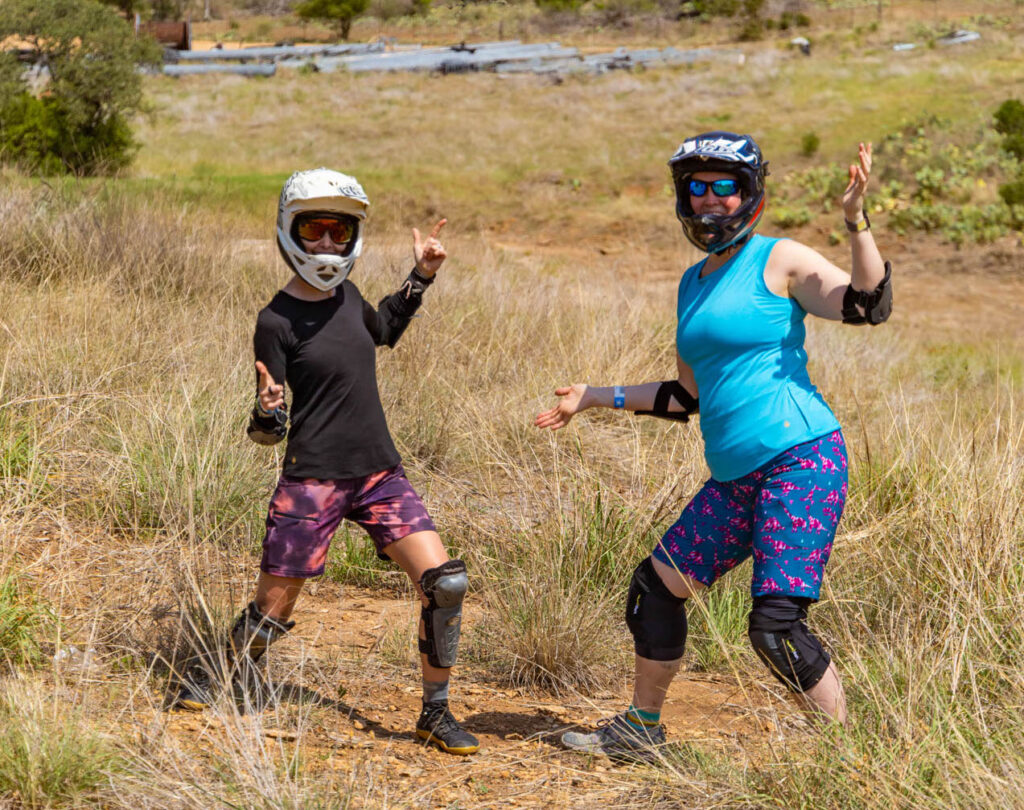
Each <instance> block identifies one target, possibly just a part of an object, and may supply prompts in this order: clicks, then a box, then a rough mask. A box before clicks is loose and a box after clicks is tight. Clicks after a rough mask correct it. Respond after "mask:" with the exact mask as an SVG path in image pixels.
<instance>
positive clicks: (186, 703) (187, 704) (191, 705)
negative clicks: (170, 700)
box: [172, 698, 210, 712]
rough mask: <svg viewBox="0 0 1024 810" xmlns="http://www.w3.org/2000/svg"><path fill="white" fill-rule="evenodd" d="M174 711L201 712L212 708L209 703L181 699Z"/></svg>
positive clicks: (176, 702)
mask: <svg viewBox="0 0 1024 810" xmlns="http://www.w3.org/2000/svg"><path fill="white" fill-rule="evenodd" d="M172 708H174V709H184V710H185V711H187V712H201V711H203V710H205V709H209V708H210V704H209V703H203V702H202V701H200V700H192V699H190V698H179V699H178V700H176V701H175V703H174V706H172Z"/></svg>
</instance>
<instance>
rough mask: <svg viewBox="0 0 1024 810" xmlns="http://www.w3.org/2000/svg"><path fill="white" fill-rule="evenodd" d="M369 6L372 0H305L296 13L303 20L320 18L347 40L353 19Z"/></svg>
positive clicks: (296, 9)
mask: <svg viewBox="0 0 1024 810" xmlns="http://www.w3.org/2000/svg"><path fill="white" fill-rule="evenodd" d="M369 7H370V0H305V1H304V2H302V3H299V4H298V5H297V6H296V7H295V14H296V15H297V16H298V17H300V18H301V19H303V20H320V21H321V22H324V23H326V24H327V25H330V26H332V27H334V28H335V29H336V30H337V32H338V34H339V35H340V36H341V38H342V39H345V40H347V39H348V35H349V32H350V31H351V30H352V22H353V20H355V18H356V17H359V16H360V15H361V14H363V13H364V12H365V11H366V9H368V8H369Z"/></svg>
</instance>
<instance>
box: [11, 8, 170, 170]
mask: <svg viewBox="0 0 1024 810" xmlns="http://www.w3.org/2000/svg"><path fill="white" fill-rule="evenodd" d="M7 37H14V38H15V39H16V40H18V41H20V42H22V43H24V44H25V45H26V46H27V47H28V49H29V50H30V54H29V55H30V57H31V61H32V62H33V63H34V65H35V66H36V68H37V69H38V70H39V72H40V74H41V75H42V77H44V81H43V82H42V83H41V86H40V87H39V88H38V89H37V90H36V91H35V92H33V90H32V88H31V86H30V84H29V82H28V77H27V75H26V73H25V71H24V70H22V69H21V66H20V65H18V64H17V62H15V61H14V60H13V58H12V57H11V56H10V54H4V55H3V56H4V57H5V58H3V59H2V60H0V159H2V160H3V161H4V162H9V163H17V164H20V165H23V166H25V167H26V168H29V169H32V170H35V171H40V172H43V173H47V174H54V173H60V172H71V173H75V174H98V173H102V172H105V171H115V170H117V169H119V168H122V167H123V166H125V165H127V164H128V163H129V162H130V161H131V158H132V155H133V153H134V151H135V148H136V144H135V140H134V138H133V136H132V132H131V127H130V126H129V121H130V119H131V116H132V115H134V114H135V112H136V111H137V110H138V109H139V107H140V106H141V104H142V80H141V77H140V76H139V73H138V71H137V69H136V68H137V65H138V64H139V63H140V62H143V63H151V64H155V63H157V62H158V61H159V59H160V51H159V48H158V47H157V46H156V44H155V43H153V42H152V41H151V40H138V39H136V37H135V35H134V34H133V32H132V29H131V28H130V27H129V26H128V24H127V23H126V22H125V21H124V20H123V19H122V18H121V17H120V16H119V15H118V13H117V12H116V11H115V10H114V9H113V8H111V7H109V6H106V5H103V4H102V3H99V2H97V0H3V2H2V3H0V41H2V40H4V39H6V38H7Z"/></svg>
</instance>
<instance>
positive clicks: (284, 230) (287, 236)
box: [277, 168, 370, 292]
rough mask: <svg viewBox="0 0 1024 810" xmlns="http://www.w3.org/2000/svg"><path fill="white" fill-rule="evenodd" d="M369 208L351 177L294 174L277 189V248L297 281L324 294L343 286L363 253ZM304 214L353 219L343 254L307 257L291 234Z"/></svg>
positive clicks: (323, 172) (317, 171)
mask: <svg viewBox="0 0 1024 810" xmlns="http://www.w3.org/2000/svg"><path fill="white" fill-rule="evenodd" d="M369 205H370V200H369V199H367V197H366V193H365V192H364V191H363V187H362V186H361V185H359V181H357V180H356V179H355V178H354V177H349V176H348V175H347V174H342V173H341V172H336V171H332V170H331V169H324V168H319V169H309V170H307V171H304V172H295V174H293V175H292V176H291V177H289V178H288V179H287V180H286V181H285V184H284V188H282V189H281V199H280V201H279V202H278V206H277V247H278V249H280V251H281V256H282V257H284V260H285V261H286V262H287V263H288V266H289V267H291V268H292V270H294V271H295V272H296V273H297V274H298V275H299V277H300V278H301V279H302V280H303V281H305V282H306V283H307V284H310V285H312V286H313V287H315V288H316V289H318V290H322V291H324V292H327V291H328V290H331V289H333V288H334V287H337V286H338V285H339V284H341V282H343V281H344V280H345V279H346V278H347V277H348V274H349V271H351V269H352V265H353V264H355V261H356V259H357V258H358V257H359V254H360V253H361V252H362V250H363V221H364V220H365V219H366V209H367V208H368V207H369ZM304 213H327V214H343V215H347V216H350V217H353V218H354V220H355V228H354V230H353V234H352V238H351V239H350V240H349V242H348V244H347V246H346V248H345V251H344V254H343V255H341V256H338V255H335V254H333V253H307V252H306V251H305V250H304V249H303V247H302V243H301V242H300V241H299V238H298V235H297V234H296V232H295V217H296V216H298V215H299V214H304Z"/></svg>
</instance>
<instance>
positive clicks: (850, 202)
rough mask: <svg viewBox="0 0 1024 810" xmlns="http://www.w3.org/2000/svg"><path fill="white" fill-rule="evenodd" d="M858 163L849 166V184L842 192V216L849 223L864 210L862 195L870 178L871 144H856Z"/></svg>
mask: <svg viewBox="0 0 1024 810" xmlns="http://www.w3.org/2000/svg"><path fill="white" fill-rule="evenodd" d="M857 159H858V163H859V165H858V164H857V163H851V164H850V169H849V171H850V184H849V185H848V186H847V187H846V190H845V191H843V214H844V216H845V217H846V219H847V220H848V221H850V222H856V221H857V220H859V219H860V213H861V211H863V210H864V194H865V192H866V191H867V188H868V178H870V177H871V144H870V143H867V144H864V143H860V144H857Z"/></svg>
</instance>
